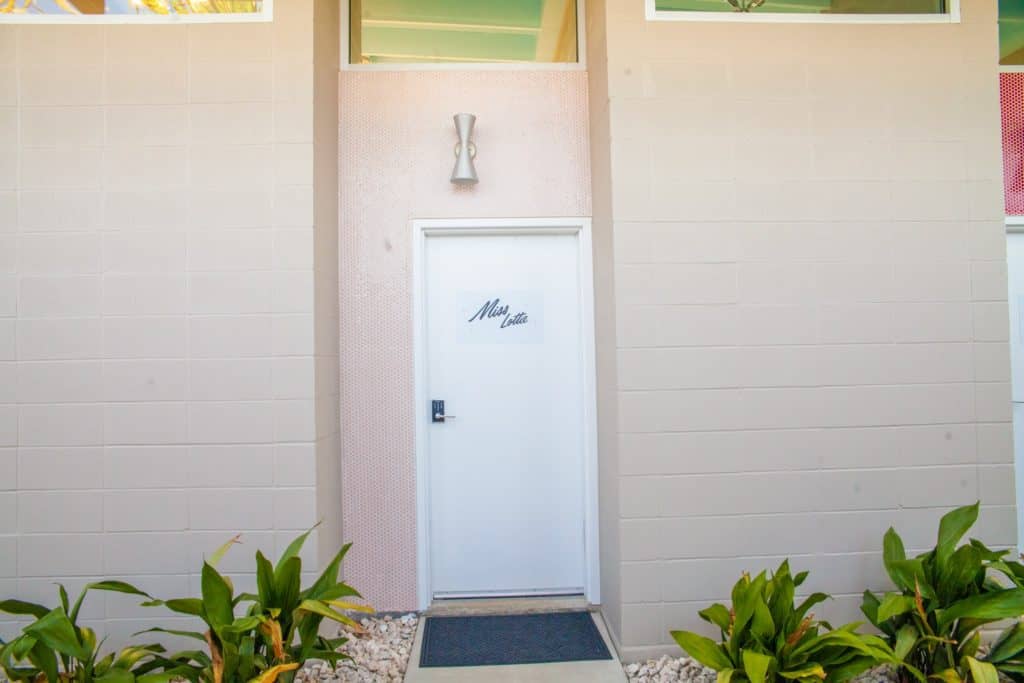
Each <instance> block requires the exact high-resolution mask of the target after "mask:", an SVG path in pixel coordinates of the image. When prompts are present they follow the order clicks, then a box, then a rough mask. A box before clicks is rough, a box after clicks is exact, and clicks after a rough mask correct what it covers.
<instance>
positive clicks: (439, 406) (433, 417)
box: [430, 400, 455, 422]
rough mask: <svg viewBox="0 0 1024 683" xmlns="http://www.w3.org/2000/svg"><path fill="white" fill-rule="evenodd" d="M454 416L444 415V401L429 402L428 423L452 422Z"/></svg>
mask: <svg viewBox="0 0 1024 683" xmlns="http://www.w3.org/2000/svg"><path fill="white" fill-rule="evenodd" d="M454 419H455V416H454V415H446V414H445V412H444V401H437V400H434V401H431V402H430V421H431V422H445V421H447V420H454Z"/></svg>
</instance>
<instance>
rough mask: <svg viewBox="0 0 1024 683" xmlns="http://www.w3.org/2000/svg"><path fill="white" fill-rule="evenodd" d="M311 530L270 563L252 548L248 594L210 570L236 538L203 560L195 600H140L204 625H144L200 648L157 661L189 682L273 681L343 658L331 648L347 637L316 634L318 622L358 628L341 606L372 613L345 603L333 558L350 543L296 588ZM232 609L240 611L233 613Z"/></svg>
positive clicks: (348, 590) (347, 589) (350, 591)
mask: <svg viewBox="0 0 1024 683" xmlns="http://www.w3.org/2000/svg"><path fill="white" fill-rule="evenodd" d="M311 531H312V530H310V531H307V532H306V533H304V534H302V535H301V536H299V537H298V538H296V539H295V540H294V541H292V543H291V544H290V545H289V546H288V548H287V549H285V551H284V554H283V555H282V556H281V557H280V559H278V561H277V564H276V565H272V564H271V562H270V560H268V559H267V558H266V557H265V556H264V555H263V553H261V552H259V551H257V553H256V584H257V593H256V594H255V595H253V594H251V593H241V594H239V595H235V594H234V586H233V585H232V583H231V580H230V579H229V578H228V577H226V576H223V575H222V574H221V573H219V572H218V571H217V569H216V564H217V562H218V560H220V558H221V557H222V556H223V555H224V553H225V552H226V550H227V549H228V548H229V547H230V546H231V545H232V544H233V543H235V542H237V537H236V538H235V539H232V540H231V541H229V542H228V543H226V544H225V545H224V546H222V547H221V548H220V549H219V550H218V551H217V552H216V553H214V555H213V556H211V558H210V560H208V561H207V562H204V563H203V570H202V576H201V589H202V597H201V598H180V599H174V600H153V601H150V602H147V603H145V604H146V605H149V606H156V605H163V606H165V607H167V608H168V609H170V610H172V611H174V612H177V613H179V614H186V615H189V616H193V617H199V618H200V619H201V620H202V621H203V623H204V624H205V625H206V630H205V632H191V631H172V630H168V629H159V628H158V629H151V630H152V631H161V632H165V633H172V634H174V635H178V636H183V637H186V638H192V639H195V640H198V641H201V642H202V643H204V644H205V645H206V649H205V650H190V651H185V652H180V653H177V654H175V655H173V656H171V657H169V658H167V660H166V661H165V666H167V668H168V669H169V670H175V671H178V672H179V675H181V676H182V677H183V678H187V679H189V680H191V681H204V682H207V683H235V682H240V681H255V682H256V683H273V682H274V681H276V680H278V679H280V680H281V681H282V682H283V683H290V682H291V681H292V680H293V678H294V676H295V670H296V669H298V668H299V667H300V666H302V664H303V663H304V662H305V661H306V660H308V659H313V658H315V659H322V660H325V661H328V662H331V663H332V664H333V663H336V662H337V661H339V660H341V659H346V658H347V655H344V654H341V653H339V652H338V651H337V649H338V647H339V646H340V645H342V644H343V643H345V642H346V640H347V639H346V638H344V637H339V638H325V637H323V636H321V635H320V626H321V624H322V623H323V621H324V619H329V620H332V621H335V622H338V623H340V624H344V625H346V626H349V627H350V628H352V629H354V630H356V631H360V630H361V628H360V626H359V625H358V624H357V623H356V622H355V621H354V620H353V619H352V618H350V617H349V616H347V615H346V614H345V613H344V612H343V611H358V612H372V611H373V609H372V608H370V607H367V606H365V605H360V604H357V603H353V602H351V601H350V600H348V599H347V598H352V597H355V598H358V597H360V595H359V593H358V592H357V591H356V590H355V589H354V588H352V587H351V586H349V585H347V584H345V583H343V582H340V581H339V580H338V572H339V570H340V568H341V562H342V560H343V559H344V557H345V554H346V553H347V552H348V550H349V547H350V546H351V544H348V545H346V546H344V547H343V548H342V549H341V550H340V551H339V552H338V554H337V555H335V556H334V558H333V559H332V560H331V562H330V564H328V565H327V568H326V569H324V571H323V573H322V574H321V575H320V577H319V578H318V579H317V580H316V582H315V583H314V584H313V585H312V586H310V587H309V588H307V589H305V590H303V589H302V588H301V585H300V580H301V575H302V559H301V558H300V557H299V552H300V551H301V550H302V546H303V544H304V543H305V541H306V539H307V538H308V537H309V534H310V533H311ZM240 607H245V609H244V610H241V613H240V614H236V610H237V609H239V608H240ZM339 610H343V611H339Z"/></svg>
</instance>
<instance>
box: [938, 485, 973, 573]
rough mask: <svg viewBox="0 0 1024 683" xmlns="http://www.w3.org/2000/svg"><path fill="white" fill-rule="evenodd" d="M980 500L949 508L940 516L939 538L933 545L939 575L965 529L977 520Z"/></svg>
mask: <svg viewBox="0 0 1024 683" xmlns="http://www.w3.org/2000/svg"><path fill="white" fill-rule="evenodd" d="M980 507H981V502H980V501H978V502H977V503H975V504H974V505H965V506H964V507H959V508H957V509H955V510H951V511H950V512H947V513H946V514H944V515H943V516H942V519H941V520H940V521H939V538H938V542H937V543H936V545H935V562H936V564H937V565H938V567H939V573H940V575H941V574H942V573H943V572H944V571H945V569H946V565H947V564H948V563H949V558H951V557H952V556H953V551H954V550H956V544H957V543H959V542H960V539H961V538H963V537H964V534H966V533H967V530H968V529H970V528H971V527H972V526H974V523H975V522H976V521H978V509H979V508H980Z"/></svg>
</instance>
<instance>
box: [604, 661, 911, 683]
mask: <svg viewBox="0 0 1024 683" xmlns="http://www.w3.org/2000/svg"><path fill="white" fill-rule="evenodd" d="M623 669H624V670H625V672H626V678H627V679H628V680H629V682H630V683H715V681H716V679H717V678H718V676H717V674H716V673H715V672H714V671H713V670H712V669H708V668H707V667H705V666H702V665H701V664H699V663H697V662H695V661H694V660H692V659H690V658H688V657H667V656H666V657H662V658H661V659H651V660H649V661H646V662H638V663H634V664H626V665H625V666H624V667H623ZM854 680H855V681H856V683H897V681H898V680H899V679H898V678H897V677H896V672H895V671H894V670H893V669H891V668H890V667H884V666H883V667H879V668H877V669H872V670H871V671H868V672H866V673H864V674H862V675H861V676H859V677H857V678H856V679H854Z"/></svg>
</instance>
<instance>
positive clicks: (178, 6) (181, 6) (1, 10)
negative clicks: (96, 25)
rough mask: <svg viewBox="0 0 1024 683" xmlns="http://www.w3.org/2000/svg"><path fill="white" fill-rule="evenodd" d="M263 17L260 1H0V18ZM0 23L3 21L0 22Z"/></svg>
mask: <svg viewBox="0 0 1024 683" xmlns="http://www.w3.org/2000/svg"><path fill="white" fill-rule="evenodd" d="M4 14H11V15H27V16H40V17H46V16H59V15H106V16H160V15H168V16H169V15H174V14H189V15H197V14H255V15H261V14H263V0H0V16H2V15H4ZM0 21H2V19H0Z"/></svg>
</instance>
